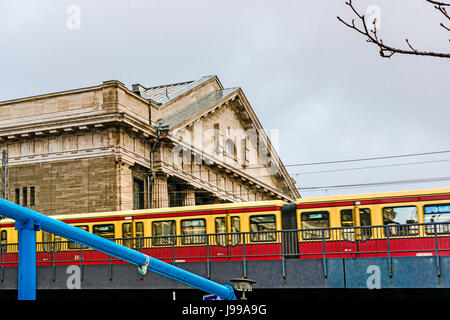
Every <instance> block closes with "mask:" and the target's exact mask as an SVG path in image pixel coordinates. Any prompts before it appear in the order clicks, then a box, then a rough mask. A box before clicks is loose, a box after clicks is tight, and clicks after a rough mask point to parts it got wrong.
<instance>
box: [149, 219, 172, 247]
mask: <svg viewBox="0 0 450 320" xmlns="http://www.w3.org/2000/svg"><path fill="white" fill-rule="evenodd" d="M175 227H176V224H175V220H168V221H154V222H152V243H153V245H154V246H164V245H169V244H170V245H172V244H173V241H174V239H175V238H174V237H173V236H175V235H176V228H175Z"/></svg>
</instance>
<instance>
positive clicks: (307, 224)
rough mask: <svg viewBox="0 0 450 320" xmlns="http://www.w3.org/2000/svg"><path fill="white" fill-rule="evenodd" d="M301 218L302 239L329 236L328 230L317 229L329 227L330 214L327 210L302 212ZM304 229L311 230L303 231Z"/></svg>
mask: <svg viewBox="0 0 450 320" xmlns="http://www.w3.org/2000/svg"><path fill="white" fill-rule="evenodd" d="M301 220H302V229H303V231H302V236H303V239H305V240H312V239H322V238H325V239H328V238H330V230H319V229H323V228H329V227H330V214H329V212H328V211H315V212H302V215H301ZM305 229H306V230H307V229H311V230H307V231H305ZM313 229H315V230H313Z"/></svg>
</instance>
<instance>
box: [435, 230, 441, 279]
mask: <svg viewBox="0 0 450 320" xmlns="http://www.w3.org/2000/svg"><path fill="white" fill-rule="evenodd" d="M434 247H435V254H436V267H437V276H438V277H440V276H441V266H440V259H439V241H438V237H437V225H436V223H434Z"/></svg>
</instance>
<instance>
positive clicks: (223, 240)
mask: <svg viewBox="0 0 450 320" xmlns="http://www.w3.org/2000/svg"><path fill="white" fill-rule="evenodd" d="M214 221H215V225H216V233H225V232H227V230H226V227H225V217H220V218H216V219H215V220H214ZM216 242H217V244H218V245H221V246H226V245H227V236H226V235H225V234H218V235H216Z"/></svg>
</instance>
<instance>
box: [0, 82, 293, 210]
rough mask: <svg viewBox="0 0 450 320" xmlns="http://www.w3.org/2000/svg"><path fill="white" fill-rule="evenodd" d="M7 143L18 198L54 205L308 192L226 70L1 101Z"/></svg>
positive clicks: (2, 144)
mask: <svg viewBox="0 0 450 320" xmlns="http://www.w3.org/2000/svg"><path fill="white" fill-rule="evenodd" d="M0 149H1V150H7V155H8V174H7V178H8V179H7V187H8V188H7V196H8V200H10V201H12V202H16V203H18V204H20V205H23V206H26V207H29V208H31V209H33V210H36V211H38V212H42V213H44V214H47V215H56V214H70V213H86V212H103V211H116V210H133V209H144V208H162V207H169V206H186V205H199V204H209V203H221V202H242V201H258V200H269V199H282V200H285V201H295V199H296V198H299V197H300V195H299V194H298V191H297V189H296V187H295V181H293V179H292V178H291V177H290V176H289V175H288V173H287V171H286V169H285V168H284V166H283V164H282V162H281V160H280V159H279V157H278V155H277V153H276V150H275V149H274V147H273V146H272V144H271V141H270V140H269V137H268V136H267V134H266V132H265V131H264V129H263V128H262V126H261V124H260V122H259V121H258V119H257V117H256V115H255V113H254V111H253V109H252V108H251V106H250V104H249V102H248V101H247V99H246V97H245V95H244V93H243V91H242V89H240V88H224V87H223V86H222V84H221V83H220V81H219V79H218V78H217V76H206V77H202V78H201V79H199V80H196V81H187V82H183V83H175V84H169V85H163V86H157V87H151V88H146V87H144V86H142V85H140V84H135V85H133V86H132V89H128V88H127V87H126V86H125V85H124V84H122V83H121V82H119V81H105V82H103V83H102V84H101V85H98V86H93V87H89V88H82V89H75V90H68V91H63V92H57V93H50V94H44V95H39V96H34V97H28V98H21V99H14V100H9V101H3V102H0ZM0 170H1V171H2V172H3V169H0ZM5 186H6V184H5V183H3V185H2V188H3V187H5Z"/></svg>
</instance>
